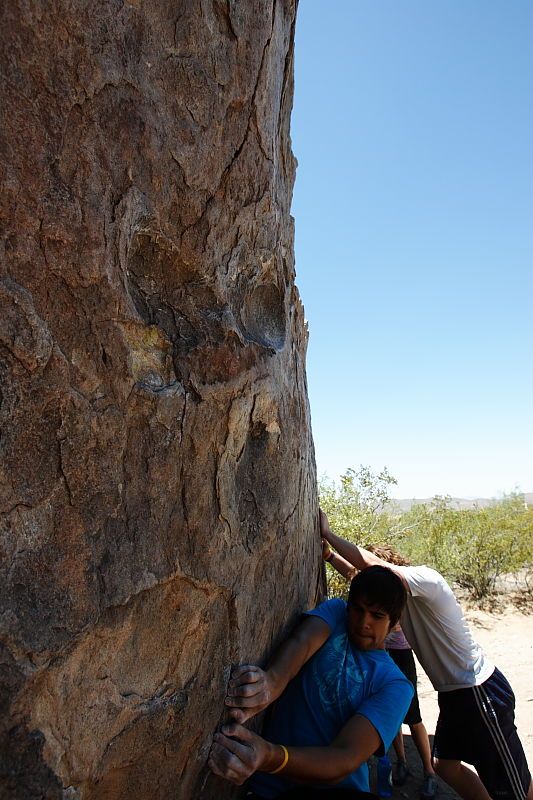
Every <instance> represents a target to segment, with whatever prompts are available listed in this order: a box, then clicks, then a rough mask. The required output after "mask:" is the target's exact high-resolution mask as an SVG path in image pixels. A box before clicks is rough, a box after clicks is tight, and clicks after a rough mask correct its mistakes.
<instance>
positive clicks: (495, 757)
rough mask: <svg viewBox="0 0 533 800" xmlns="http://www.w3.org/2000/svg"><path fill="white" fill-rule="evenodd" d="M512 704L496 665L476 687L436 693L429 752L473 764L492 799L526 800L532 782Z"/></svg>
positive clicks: (511, 695)
mask: <svg viewBox="0 0 533 800" xmlns="http://www.w3.org/2000/svg"><path fill="white" fill-rule="evenodd" d="M514 707H515V698H514V694H513V690H512V689H511V687H510V686H509V683H508V682H507V680H506V678H505V676H504V675H502V673H501V672H500V671H499V670H498V669H495V670H494V672H493V673H492V675H491V676H490V678H488V679H487V680H486V681H485V682H484V683H482V684H481V685H480V686H472V687H470V688H468V689H455V690H454V691H452V692H439V709H440V714H439V719H438V722H437V729H436V731H435V742H434V745H433V755H434V756H435V757H436V758H441V759H450V760H452V761H466V762H467V763H468V764H472V766H474V767H475V768H476V770H477V773H478V775H479V777H480V778H481V780H482V781H483V784H484V785H485V788H486V789H487V791H488V793H489V794H490V796H491V797H492V798H493V800H524V798H525V797H526V795H527V792H528V789H529V784H530V782H531V775H530V773H529V769H528V766H527V761H526V757H525V754H524V749H523V747H522V744H521V743H520V739H519V738H518V733H517V731H516V727H515V724H514Z"/></svg>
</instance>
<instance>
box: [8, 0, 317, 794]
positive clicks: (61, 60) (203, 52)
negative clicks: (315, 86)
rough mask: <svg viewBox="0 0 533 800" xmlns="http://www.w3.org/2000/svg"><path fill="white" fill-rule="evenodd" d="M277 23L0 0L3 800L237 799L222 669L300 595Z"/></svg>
mask: <svg viewBox="0 0 533 800" xmlns="http://www.w3.org/2000/svg"><path fill="white" fill-rule="evenodd" d="M295 11H296V9H295V3H294V0H269V1H268V2H267V0H246V2H243V1H239V2H237V0H194V1H193V0H191V1H190V2H187V1H186V0H173V1H172V2H169V1H166V2H165V0H161V2H150V3H149V2H147V0H146V2H145V0H131V2H129V3H127V2H122V0H120V1H119V0H106V2H96V1H94V2H83V3H82V2H76V0H70V1H69V0H55V2H54V0H51V1H50V2H45V0H33V2H30V0H13V1H12V2H10V3H5V4H3V10H2V16H3V19H2V22H1V25H0V37H1V40H2V54H1V58H2V75H3V80H2V82H1V84H0V91H1V93H2V98H1V104H2V109H3V110H4V114H3V131H2V136H1V139H0V153H1V160H2V191H1V194H0V214H1V225H2V240H1V241H2V251H1V262H0V263H1V266H0V308H1V313H0V426H1V437H0V737H1V756H0V796H1V797H2V798H4V797H6V798H7V797H8V798H13V800H22V798H23V799H24V800H33V798H47V800H57V799H58V798H64V799H67V798H68V799H70V800H74V799H75V798H80V799H83V800H103V799H104V798H105V800H123V799H124V800H125V799H126V798H128V800H144V798H151V800H160V799H161V800H162V799H163V798H170V797H172V798H179V799H180V800H189V798H195V800H196V798H208V799H210V798H219V797H220V798H223V797H230V796H235V795H236V794H238V792H237V793H236V792H235V790H232V789H231V787H228V786H225V785H223V784H222V783H221V782H219V781H218V780H217V779H215V778H214V777H213V776H211V775H210V774H209V772H208V771H207V769H206V766H205V764H206V755H207V752H208V750H209V746H210V740H211V735H212V732H213V730H214V729H215V728H216V726H217V725H218V724H219V723H220V721H221V720H222V718H223V716H222V715H223V703H222V701H223V696H224V691H225V683H226V680H227V676H228V671H229V668H230V665H231V664H232V663H235V662H239V661H242V660H249V659H251V660H253V661H257V660H259V659H262V658H264V657H265V655H266V654H267V653H268V651H269V650H270V648H271V646H272V643H273V642H275V641H276V640H277V639H278V638H279V636H281V635H282V634H283V633H284V631H285V629H286V626H287V625H289V624H291V622H292V621H293V620H294V618H295V617H296V615H297V613H298V612H299V610H300V609H302V608H303V607H304V606H307V605H309V604H310V603H312V602H313V600H314V599H315V598H316V597H317V596H318V595H319V593H320V587H321V584H320V570H319V553H318V549H319V548H318V539H317V536H316V529H315V528H316V526H315V519H316V512H317V508H316V485H315V469H314V459H313V449H312V442H311V436H310V422H309V411H308V403H307V397H306V384H305V368H304V357H305V346H306V337H307V334H306V331H305V325H304V320H303V311H302V307H301V304H300V301H299V297H298V293H297V290H296V288H295V285H294V260H293V233H292V220H291V218H290V215H289V207H290V197H291V192H292V185H293V180H294V163H295V162H294V159H293V156H292V153H291V147H290V138H289V116H290V108H291V103H292V52H293V28H294V17H295ZM6 112H7V113H6Z"/></svg>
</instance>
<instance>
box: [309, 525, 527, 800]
mask: <svg viewBox="0 0 533 800" xmlns="http://www.w3.org/2000/svg"><path fill="white" fill-rule="evenodd" d="M320 533H321V536H322V538H323V539H325V540H326V541H327V542H328V544H329V545H330V546H332V547H334V548H335V550H337V552H338V553H339V554H340V555H341V556H342V557H343V558H345V559H346V560H347V561H348V562H349V563H350V564H353V565H354V567H356V568H357V569H359V570H364V569H366V568H367V567H370V566H374V565H376V564H379V565H381V566H384V567H388V568H389V569H390V570H392V571H393V572H395V573H396V574H397V575H399V577H400V578H401V579H402V581H403V582H404V585H405V587H406V589H407V605H406V607H405V609H404V612H403V614H402V616H401V620H400V623H401V626H402V630H403V631H404V633H405V635H406V637H407V640H408V642H409V644H410V645H411V647H412V648H413V650H414V651H415V653H416V655H417V658H418V660H419V661H420V663H421V664H422V666H423V668H424V670H425V672H426V673H427V675H428V677H429V679H430V680H431V683H432V684H433V686H434V688H435V689H436V690H437V692H438V699H439V710H440V713H439V718H438V721H437V729H436V731H435V740H434V750H433V756H434V766H435V771H436V772H437V775H439V776H440V777H441V778H442V779H443V780H444V781H446V783H448V784H449V785H450V786H451V787H452V788H453V789H455V791H456V792H457V793H458V794H459V795H460V796H461V797H462V798H464V800H496V798H497V800H533V782H532V781H531V774H530V772H529V769H528V765H527V761H526V757H525V754H524V749H523V747H522V744H521V742H520V740H519V738H518V734H517V731H516V727H515V724H514V705H515V698H514V694H513V690H512V689H511V687H510V685H509V683H508V681H507V680H506V678H505V676H504V675H502V673H501V672H500V671H499V670H498V669H497V668H496V667H495V666H494V664H492V663H491V662H490V661H489V660H488V659H487V658H486V656H485V654H484V653H483V650H482V649H481V647H480V646H479V645H478V644H477V643H476V642H475V641H474V639H473V637H472V634H471V632H470V629H469V628H468V625H467V622H466V620H465V618H464V615H463V612H462V609H461V607H460V605H459V603H458V602H457V599H456V598H455V595H454V594H453V592H452V590H451V589H450V587H449V586H448V584H447V583H446V581H445V580H444V578H443V577H442V575H440V574H439V573H438V572H436V570H434V569H431V568H430V567H425V566H421V567H413V566H408V567H407V566H397V565H395V564H389V563H388V562H386V561H384V560H383V559H381V558H379V557H378V556H377V555H375V554H374V553H372V552H370V551H369V550H365V549H364V548H362V547H358V546H357V545H355V544H352V543H351V542H347V541H346V540H345V539H342V538H341V537H340V536H337V535H336V534H335V533H333V531H332V530H331V528H330V527H329V523H328V518H327V516H326V515H325V514H324V512H322V511H321V512H320ZM463 761H466V762H467V763H468V764H472V765H473V766H474V767H475V768H476V770H477V774H476V773H475V772H474V771H473V770H471V769H470V768H469V767H468V766H466V764H464V763H463Z"/></svg>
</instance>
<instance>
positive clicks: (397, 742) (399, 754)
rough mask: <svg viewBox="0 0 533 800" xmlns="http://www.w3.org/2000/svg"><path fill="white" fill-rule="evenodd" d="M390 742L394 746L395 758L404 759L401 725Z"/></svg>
mask: <svg viewBox="0 0 533 800" xmlns="http://www.w3.org/2000/svg"><path fill="white" fill-rule="evenodd" d="M411 733H412V729H411ZM392 744H393V746H394V752H395V753H396V758H397V759H398V761H405V747H404V744H403V733H402V729H401V727H400V730H399V731H398V733H397V734H396V736H395V737H394V740H393V742H392Z"/></svg>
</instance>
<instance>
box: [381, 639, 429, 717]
mask: <svg viewBox="0 0 533 800" xmlns="http://www.w3.org/2000/svg"><path fill="white" fill-rule="evenodd" d="M387 653H388V654H389V655H390V657H391V658H392V660H393V661H394V663H395V664H396V666H397V667H399V669H401V671H402V672H403V674H404V675H405V677H406V678H407V679H408V680H410V681H411V683H412V684H413V688H414V690H415V693H414V695H413V699H412V700H411V705H410V706H409V708H408V709H407V714H406V715H405V718H404V723H405V725H418V723H419V722H422V716H421V714H420V706H419V704H418V695H417V693H416V666H415V659H414V657H413V651H412V650H393V649H392V648H391V649H390V650H387Z"/></svg>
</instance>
